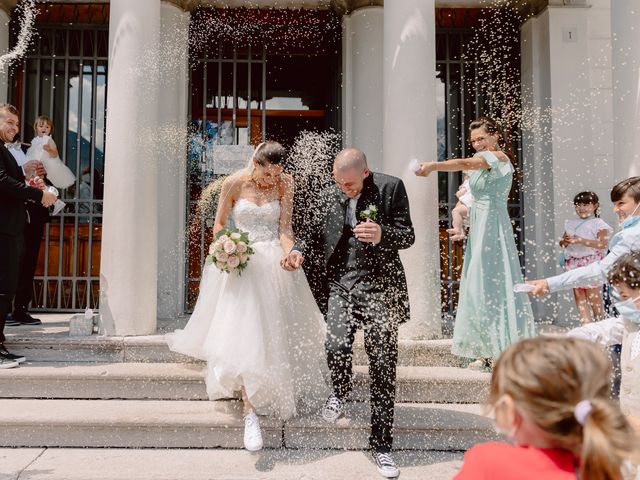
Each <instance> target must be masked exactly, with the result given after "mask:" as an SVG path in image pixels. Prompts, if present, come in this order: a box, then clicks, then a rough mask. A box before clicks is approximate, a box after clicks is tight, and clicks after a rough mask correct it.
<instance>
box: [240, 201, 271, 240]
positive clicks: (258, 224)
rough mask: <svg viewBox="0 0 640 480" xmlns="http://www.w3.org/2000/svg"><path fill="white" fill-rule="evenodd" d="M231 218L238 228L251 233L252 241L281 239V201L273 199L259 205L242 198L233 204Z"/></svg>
mask: <svg viewBox="0 0 640 480" xmlns="http://www.w3.org/2000/svg"><path fill="white" fill-rule="evenodd" d="M231 218H232V219H233V224H234V225H235V226H236V228H239V229H240V230H244V231H245V232H247V233H248V234H249V239H250V240H251V241H252V242H270V241H273V240H278V239H279V225H280V202H279V201H278V200H273V201H272V202H267V203H265V204H263V205H257V204H255V203H253V202H252V201H251V200H247V199H246V198H240V199H239V200H238V201H237V202H236V204H235V205H234V206H233V210H232V212H231Z"/></svg>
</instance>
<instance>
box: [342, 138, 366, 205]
mask: <svg viewBox="0 0 640 480" xmlns="http://www.w3.org/2000/svg"><path fill="white" fill-rule="evenodd" d="M368 176H369V168H368V167H367V157H365V155H364V152H363V151H362V150H358V149H357V148H345V149H344V150H342V151H341V152H340V153H339V154H338V155H337V156H336V159H335V161H334V162H333V178H334V179H335V181H336V183H337V184H338V187H340V190H342V192H343V193H344V194H345V195H346V196H347V197H349V198H355V197H356V196H357V195H358V194H359V193H360V192H361V191H362V188H363V186H364V179H365V178H367V177H368Z"/></svg>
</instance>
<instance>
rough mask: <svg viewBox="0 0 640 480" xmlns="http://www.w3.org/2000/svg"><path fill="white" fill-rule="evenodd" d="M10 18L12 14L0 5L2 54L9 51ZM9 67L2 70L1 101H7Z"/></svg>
mask: <svg viewBox="0 0 640 480" xmlns="http://www.w3.org/2000/svg"><path fill="white" fill-rule="evenodd" d="M9 20H11V16H10V15H9V13H8V12H7V11H6V10H5V9H4V7H2V6H0V55H4V54H5V53H7V52H8V51H9ZM8 79H9V68H8V65H6V66H5V68H4V70H3V71H0V103H6V102H7V94H8V91H7V89H8V86H9V81H8Z"/></svg>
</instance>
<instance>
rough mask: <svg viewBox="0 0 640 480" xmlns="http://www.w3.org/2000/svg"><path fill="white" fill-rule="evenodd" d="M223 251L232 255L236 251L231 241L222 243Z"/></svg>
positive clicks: (234, 244)
mask: <svg viewBox="0 0 640 480" xmlns="http://www.w3.org/2000/svg"><path fill="white" fill-rule="evenodd" d="M224 251H225V252H227V253H233V252H235V251H236V243H235V242H234V241H233V240H227V241H226V242H224Z"/></svg>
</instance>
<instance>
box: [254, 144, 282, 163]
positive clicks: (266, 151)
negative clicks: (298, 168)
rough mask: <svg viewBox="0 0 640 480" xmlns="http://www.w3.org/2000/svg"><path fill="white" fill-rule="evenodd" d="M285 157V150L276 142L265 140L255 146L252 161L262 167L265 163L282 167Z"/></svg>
mask: <svg viewBox="0 0 640 480" xmlns="http://www.w3.org/2000/svg"><path fill="white" fill-rule="evenodd" d="M286 157H287V151H286V150H285V148H284V147H283V146H282V145H281V144H279V143H278V142H276V141H273V140H267V141H266V142H262V143H261V144H260V145H258V146H257V148H256V151H255V152H254V154H253V160H255V161H256V163H257V164H258V165H260V166H261V167H264V166H265V165H266V164H267V163H270V164H272V165H282V164H284V161H285V159H286Z"/></svg>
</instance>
